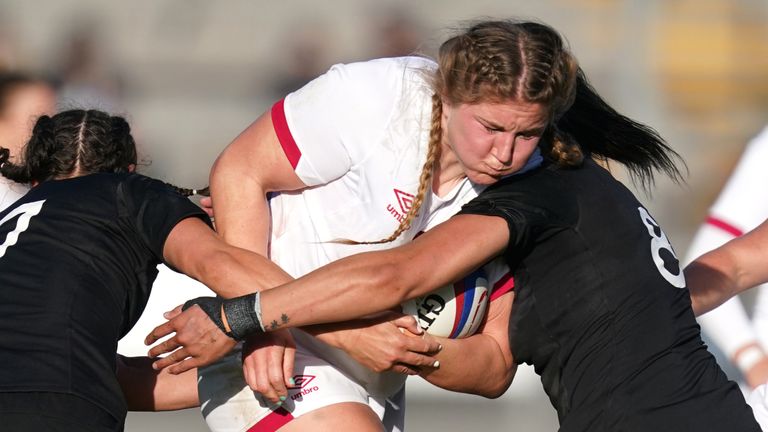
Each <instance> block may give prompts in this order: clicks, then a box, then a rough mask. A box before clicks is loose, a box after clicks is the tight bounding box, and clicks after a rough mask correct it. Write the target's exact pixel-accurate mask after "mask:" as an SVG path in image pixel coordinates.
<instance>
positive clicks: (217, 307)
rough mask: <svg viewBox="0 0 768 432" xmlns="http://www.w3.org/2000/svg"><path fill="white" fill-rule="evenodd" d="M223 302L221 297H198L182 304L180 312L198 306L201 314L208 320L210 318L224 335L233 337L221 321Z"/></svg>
mask: <svg viewBox="0 0 768 432" xmlns="http://www.w3.org/2000/svg"><path fill="white" fill-rule="evenodd" d="M223 302H224V299H222V298H221V297H198V298H194V299H192V300H187V302H186V303H184V306H182V308H181V310H187V309H189V308H191V307H192V306H194V305H198V306H199V307H200V309H202V310H203V312H205V314H206V315H208V318H210V319H211V321H213V323H214V324H216V325H217V326H218V327H219V329H221V331H222V332H223V333H224V334H225V335H227V336H229V337H233V336H232V333H231V332H228V331H227V329H226V328H225V327H224V321H222V320H221V304H222V303H223Z"/></svg>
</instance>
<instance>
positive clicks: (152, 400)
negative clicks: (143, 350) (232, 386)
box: [117, 355, 200, 411]
mask: <svg viewBox="0 0 768 432" xmlns="http://www.w3.org/2000/svg"><path fill="white" fill-rule="evenodd" d="M152 361H153V359H151V358H149V357H123V356H120V355H118V358H117V379H118V382H119V383H120V387H121V389H122V390H123V395H124V396H125V400H126V403H127V404H128V410H129V411H170V410H179V409H184V408H192V407H196V406H198V405H199V403H200V402H199V399H198V394H197V369H193V370H190V371H187V372H185V373H183V374H179V375H172V374H170V373H168V370H167V369H163V370H160V371H156V370H154V369H152Z"/></svg>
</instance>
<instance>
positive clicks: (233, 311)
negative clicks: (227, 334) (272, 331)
mask: <svg viewBox="0 0 768 432" xmlns="http://www.w3.org/2000/svg"><path fill="white" fill-rule="evenodd" d="M224 315H226V317H227V324H229V328H230V329H232V337H233V338H235V339H236V340H243V339H245V338H246V337H247V336H249V335H253V334H258V333H264V326H263V325H262V324H261V302H260V299H259V293H258V292H255V293H253V294H248V295H244V296H242V297H236V298H233V299H230V300H225V301H224Z"/></svg>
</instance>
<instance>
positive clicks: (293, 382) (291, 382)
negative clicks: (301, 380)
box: [288, 378, 296, 386]
mask: <svg viewBox="0 0 768 432" xmlns="http://www.w3.org/2000/svg"><path fill="white" fill-rule="evenodd" d="M288 382H289V383H290V384H291V385H292V386H295V385H296V380H294V379H293V378H288Z"/></svg>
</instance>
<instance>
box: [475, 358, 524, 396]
mask: <svg viewBox="0 0 768 432" xmlns="http://www.w3.org/2000/svg"><path fill="white" fill-rule="evenodd" d="M516 371H517V365H512V366H511V367H509V368H508V369H507V370H506V371H505V373H504V377H503V378H502V379H498V380H493V381H492V382H490V383H489V385H488V386H487V388H485V389H483V390H482V392H481V393H478V395H479V396H483V397H484V398H487V399H498V398H500V397H501V396H502V395H504V393H506V392H507V390H508V389H509V386H510V385H511V384H512V380H513V379H514V378H515V372H516Z"/></svg>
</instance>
